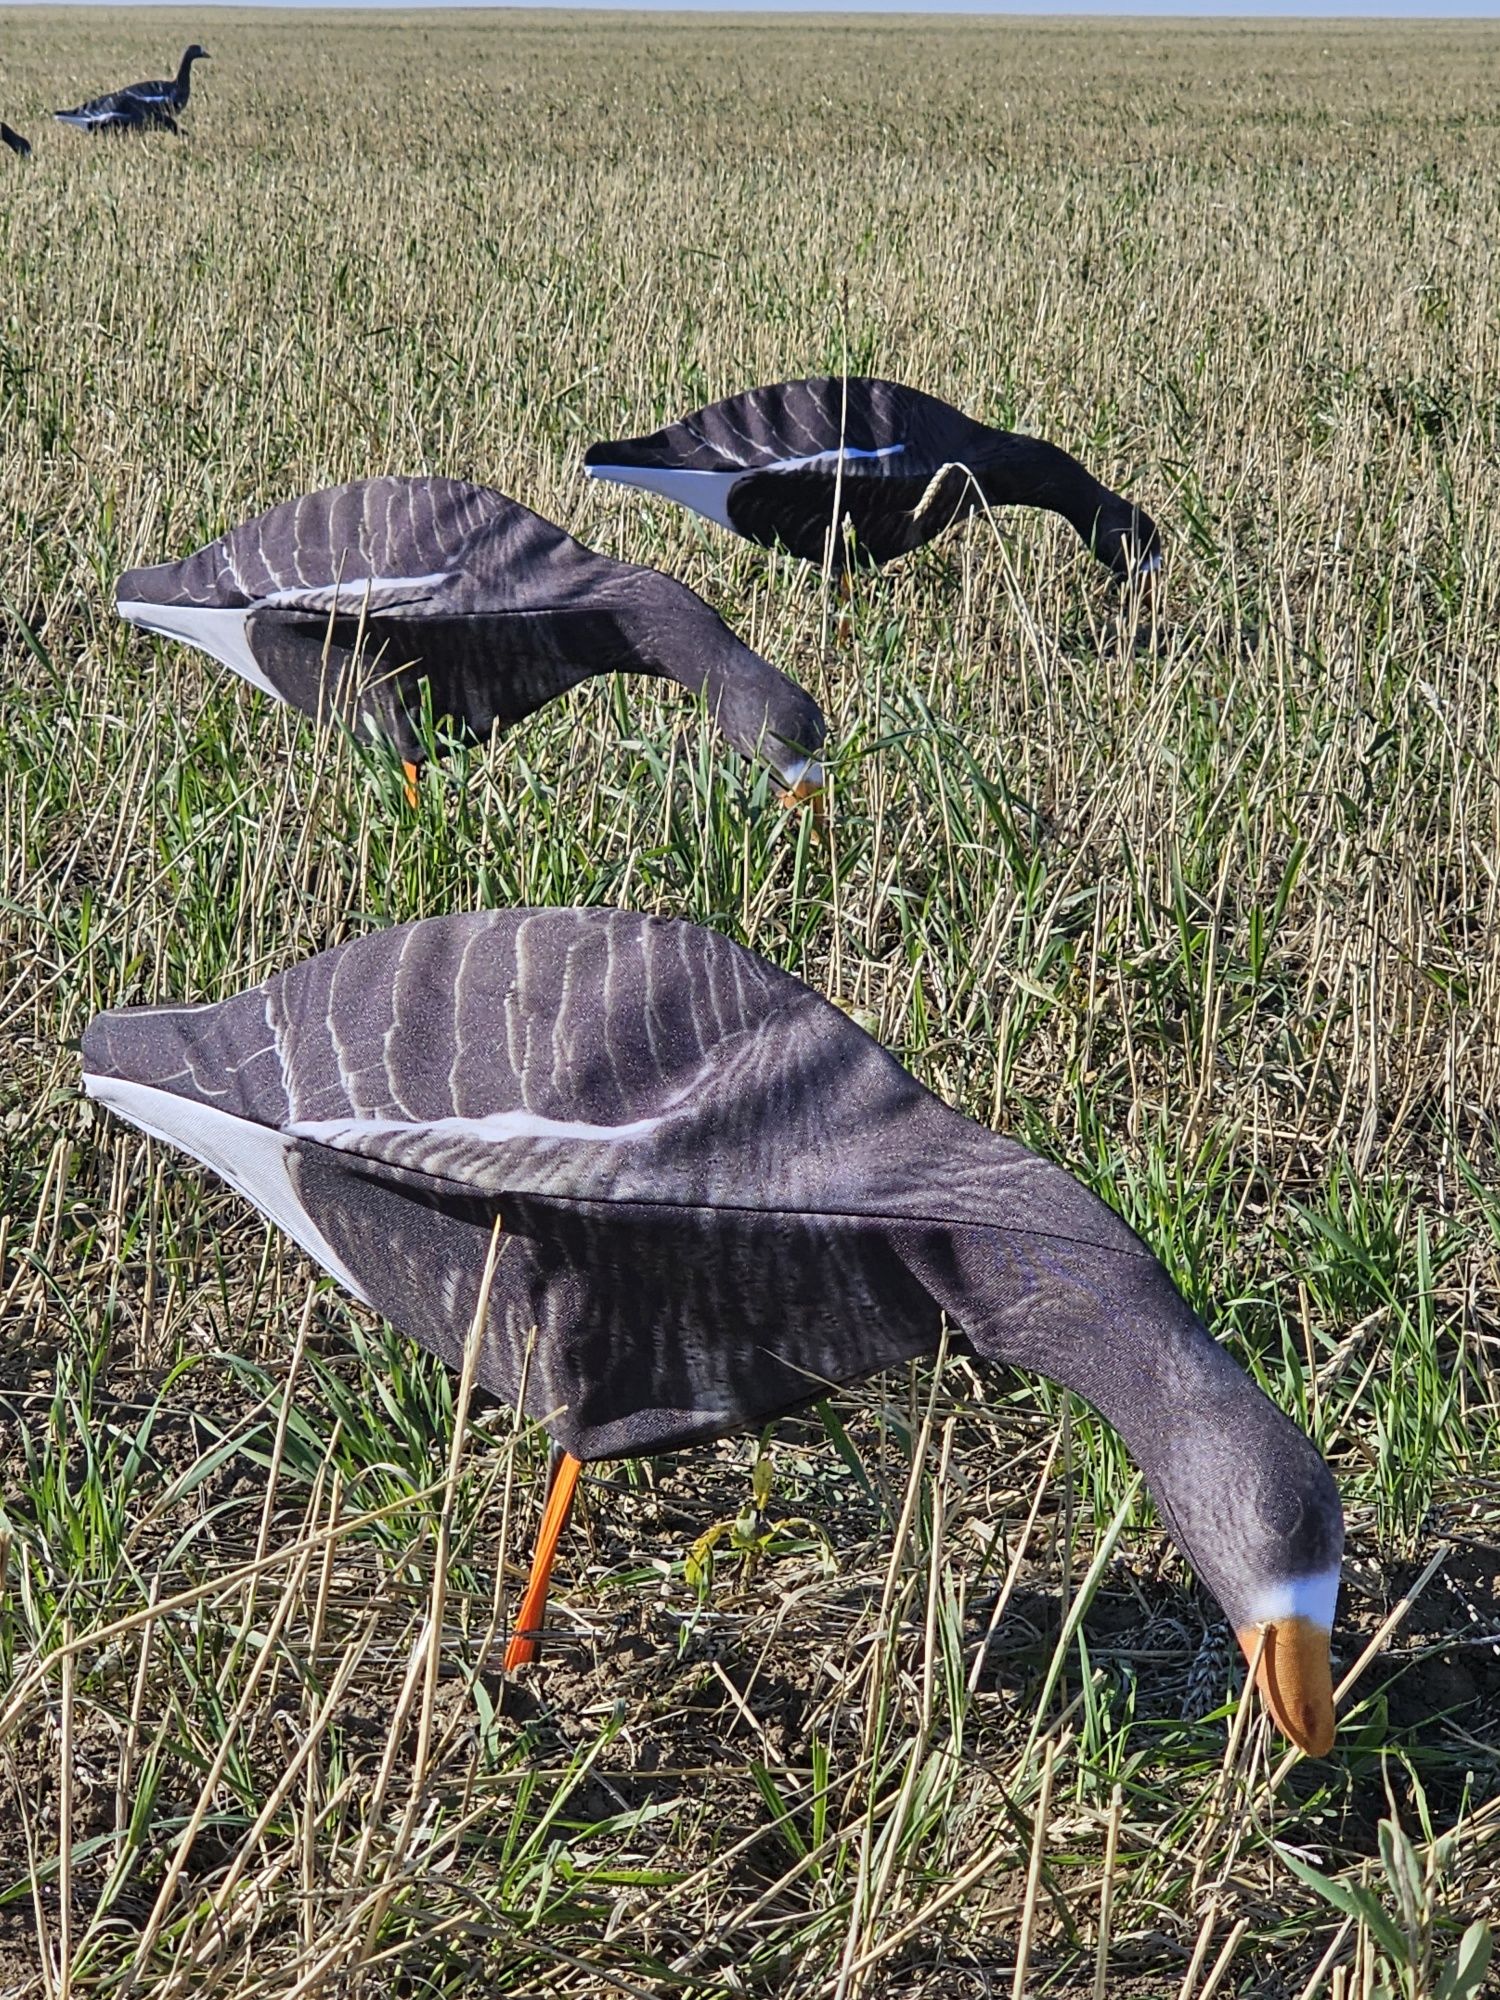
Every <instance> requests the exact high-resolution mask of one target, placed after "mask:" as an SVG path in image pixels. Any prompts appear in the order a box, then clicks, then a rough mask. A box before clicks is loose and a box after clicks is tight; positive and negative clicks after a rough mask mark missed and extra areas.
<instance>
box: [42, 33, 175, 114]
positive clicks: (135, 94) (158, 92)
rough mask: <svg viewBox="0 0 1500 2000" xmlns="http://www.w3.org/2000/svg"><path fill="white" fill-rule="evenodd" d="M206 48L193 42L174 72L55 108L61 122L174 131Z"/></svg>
mask: <svg viewBox="0 0 1500 2000" xmlns="http://www.w3.org/2000/svg"><path fill="white" fill-rule="evenodd" d="M207 61H208V50H207V49H200V48H199V46H198V44H197V43H196V42H194V43H193V45H192V47H191V48H190V49H187V50H185V51H184V52H183V57H182V61H181V62H180V63H179V64H178V65H177V74H176V76H169V77H155V78H153V79H152V80H151V81H150V82H148V83H130V84H127V85H126V86H125V88H124V89H123V90H112V91H110V92H109V93H108V95H107V96H104V97H91V98H90V99H89V101H88V103H87V104H79V105H77V106H75V107H74V109H73V110H72V111H54V112H53V114H52V115H53V117H54V118H56V119H58V120H60V121H61V123H62V124H64V125H77V126H79V127H81V128H82V129H84V130H87V131H92V132H141V131H146V130H148V129H149V130H153V131H164V132H175V131H176V130H177V118H176V115H175V114H176V113H178V112H180V111H185V110H186V109H187V101H188V92H189V91H190V90H191V89H192V83H193V64H194V63H195V62H207Z"/></svg>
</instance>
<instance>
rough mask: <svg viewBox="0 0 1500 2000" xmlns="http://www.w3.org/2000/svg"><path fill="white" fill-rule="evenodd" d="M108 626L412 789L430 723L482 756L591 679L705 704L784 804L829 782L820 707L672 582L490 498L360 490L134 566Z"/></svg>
mask: <svg viewBox="0 0 1500 2000" xmlns="http://www.w3.org/2000/svg"><path fill="white" fill-rule="evenodd" d="M116 598H117V607H118V609H119V612H120V615H121V616H122V617H124V618H128V619H129V620H130V621H131V622H132V624H136V625H141V626H144V627H145V628H146V630H147V631H150V632H161V633H165V634H167V635H169V636H170V637H172V638H175V639H182V640H185V641H186V642H187V643H188V644H189V645H192V646H197V647H199V648H201V650H202V651H204V652H205V653H208V654H210V655H211V656H212V657H213V658H214V659H216V660H219V661H221V662H222V663H223V664H224V665H225V666H227V667H232V668H233V669H234V671H235V672H236V673H238V674H242V675H243V676H244V677H245V679H246V680H248V681H253V682H254V684H255V685H256V686H257V687H260V688H264V689H265V690H266V692H267V693H268V694H273V695H275V696H277V697H278V699H280V700H282V701H285V702H289V703H290V704H291V705H292V707H294V708H297V709H300V710H301V711H302V712H303V714H305V715H311V716H314V717H319V716H329V715H333V716H337V717H340V718H341V719H343V720H346V721H349V722H351V723H353V724H355V725H356V726H359V727H365V728H373V729H374V730H375V731H376V732H378V733H379V734H381V735H383V736H385V737H386V738H387V739H388V740H389V741H391V742H392V743H394V744H395V745H396V747H397V748H398V750H399V751H400V753H401V756H402V758H403V760H404V761H405V763H406V765H407V780H408V786H409V787H414V786H415V782H416V771H417V766H418V765H419V764H420V762H421V760H422V758H423V757H424V755H425V750H424V748H423V737H422V734H421V732H420V727H419V725H420V718H421V715H422V690H421V683H422V681H423V680H424V679H425V680H426V681H427V683H428V685H429V688H430V692H431V702H432V713H433V715H434V716H435V717H436V718H438V719H439V720H440V721H442V720H446V721H448V722H450V723H452V724H453V725H454V726H455V727H456V728H457V729H459V730H461V731H462V732H463V733H465V734H466V735H468V736H469V737H471V738H473V739H476V740H483V739H484V738H486V737H488V735H489V733H490V730H491V728H492V726H493V725H495V724H496V723H498V724H500V725H501V726H502V727H506V728H508V727H509V726H510V725H511V724H512V723H516V722H519V721H520V720H521V719H522V718H523V717H524V716H528V715H530V714H531V713H532V712H533V711H534V710H535V709H538V708H540V707H541V706H542V705H543V703H544V702H548V701H551V700H552V698H553V697H554V696H555V695H559V694H564V693H566V692H567V690H568V689H569V688H572V687H576V686H577V685H578V684H579V682H580V681H585V680H588V679H590V678H591V677H592V676H594V675H596V674H607V673H616V672H625V673H642V674H651V675H655V676H657V677H660V678H664V679H667V680H673V681H677V682H678V683H679V684H680V685H681V686H683V687H685V688H688V689H689V690H690V691H692V692H693V693H700V692H701V693H702V694H703V695H704V696H705V698H706V700H707V703H708V708H709V712H710V714H711V715H712V716H713V717H714V719H715V720H716V721H717V723H718V726H719V728H720V729H721V730H722V731H723V733H724V734H725V736H727V737H728V739H729V741H730V742H731V743H732V744H733V745H734V746H735V748H736V749H737V750H740V751H742V752H744V754H745V755H747V756H750V757H758V758H760V759H761V760H762V761H763V762H764V763H766V764H767V765H769V766H770V768H771V770H772V771H773V772H774V773H775V775H776V777H777V779H778V780H779V782H780V785H781V787H782V790H783V793H784V795H785V796H788V797H791V798H805V797H808V796H809V795H811V794H812V793H814V792H816V791H817V790H818V789H819V788H820V787H821V785H822V782H823V772H822V766H821V764H820V763H819V761H818V752H819V751H820V750H821V748H822V744H823V737H824V723H823V714H822V711H821V709H819V707H818V705H817V703H816V702H815V701H814V700H813V699H812V697H811V696H810V695H808V694H805V693H804V692H803V690H802V689H801V688H799V687H798V686H797V685H796V683H795V682H794V681H790V680H788V679H787V677H786V675H785V674H782V673H778V671H777V670H776V668H774V667H772V666H770V665H769V664H768V663H767V662H766V661H765V660H763V659H762V658H761V657H760V655H759V654H758V653H753V652H752V651H751V650H750V648H749V647H748V646H745V645H742V644H741V642H740V641H739V640H738V639H737V638H735V636H734V634H733V633H732V632H731V631H730V630H729V628H728V626H727V625H725V624H724V622H723V620H722V619H721V618H720V617H719V616H718V615H717V613H716V612H714V611H712V610H711V609H710V608H709V606H708V605H706V604H705V603H704V602H703V600H702V598H700V597H697V596H695V595H694V593H693V592H692V591H691V590H689V589H688V588H687V586H686V585H685V584H681V583H678V582H676V581H675V580H674V579H673V578H671V577H669V576H664V575H663V574H662V573H661V572H660V571H659V570H654V569H644V568H640V567H638V566H637V565H636V564H634V563H622V562H615V561H614V560H613V559H612V558H611V557H609V556H602V555H598V554H596V553H595V551H594V550H592V549H587V548H585V547H584V546H583V544H582V543H581V542H576V541H574V540H573V538H572V536H571V535H567V534H564V532H563V530H562V529H561V528H558V527H554V526H553V524H552V523H551V522H550V521H544V520H543V519H542V517H541V515H539V514H533V513H532V512H531V510H530V509H529V508H527V507H523V506H521V505H520V503H519V502H518V501H515V500H509V499H507V498H506V496H505V495H504V494H503V493H497V492H495V491H494V490H493V489H492V488H491V487H488V486H472V485H469V484H468V483H467V482H465V481H462V480H457V479H396V478H382V479H365V480H357V481H355V482H354V483H353V484H352V485H349V486H334V487H329V488H328V489H327V490H326V491H324V492H321V493H311V494H308V495H307V496H306V497H305V498H303V499H301V500H288V501H286V502H284V503H283V505H281V506H279V507H273V508H272V509H271V510H270V512H269V513H266V514H261V515H260V516H258V517H257V518H256V519H255V520H253V521H247V522H245V523H244V524H243V526H241V527H238V528H231V529H230V531H229V533H228V534H226V535H221V536H220V538H219V540H218V541H216V542H211V543H209V545H208V546H207V547H206V548H202V549H199V550H198V551H197V552H196V553H195V554H193V555H190V556H185V557H183V559H182V560H181V561H180V562H173V563H163V564H161V565H160V566H158V567H157V568H154V569H133V570H129V571H127V572H126V574H125V575H124V576H122V577H121V578H120V581H119V583H118V585H117V586H116Z"/></svg>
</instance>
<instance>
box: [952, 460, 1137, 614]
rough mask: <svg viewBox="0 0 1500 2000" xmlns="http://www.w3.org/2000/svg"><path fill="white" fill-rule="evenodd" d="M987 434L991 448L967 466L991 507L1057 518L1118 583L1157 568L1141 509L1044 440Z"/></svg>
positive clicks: (958, 468) (957, 469) (956, 468)
mask: <svg viewBox="0 0 1500 2000" xmlns="http://www.w3.org/2000/svg"><path fill="white" fill-rule="evenodd" d="M992 435H993V439H994V442H993V444H992V446H991V447H990V448H989V449H988V450H986V451H984V452H976V453H975V455H974V458H973V461H972V464H971V470H972V472H973V476H974V480H975V483H976V484H977V486H978V488H979V490H980V492H981V493H982V494H983V495H984V498H985V500H986V501H987V502H988V503H989V504H990V505H991V506H993V507H1042V508H1045V509H1047V510H1048V511H1049V512H1050V513H1053V514H1061V515H1062V517H1063V519H1064V520H1065V521H1068V522H1070V523H1071V524H1072V526H1073V528H1074V529H1075V530H1076V531H1077V533H1078V534H1079V536H1080V537H1081V538H1082V540H1083V542H1084V543H1085V544H1086V546H1087V547H1088V548H1089V550H1090V551H1091V553H1092V554H1093V555H1094V556H1095V557H1096V558H1097V559H1098V560H1099V561H1100V562H1102V563H1103V564H1104V565H1105V566H1106V568H1108V569H1109V570H1110V571H1111V572H1112V573H1113V574H1114V576H1115V577H1116V578H1117V579H1118V580H1119V581H1120V582H1122V583H1123V582H1125V581H1126V580H1127V579H1128V578H1130V577H1132V576H1136V575H1150V574H1151V573H1153V572H1154V571H1155V570H1157V569H1158V568H1159V567H1160V566H1161V539H1160V537H1159V535H1158V534H1157V529H1156V523H1155V522H1154V521H1153V520H1152V518H1151V516H1150V515H1149V514H1148V513H1146V512H1145V510H1144V509H1143V508H1141V507H1137V506H1136V505H1135V504H1134V502H1133V501H1130V500H1126V499H1124V498H1122V496H1121V495H1120V494H1118V493H1113V492H1111V491H1110V489H1109V487H1107V486H1106V485H1104V484H1103V482H1102V481H1100V480H1098V479H1096V478H1095V477H1094V475H1093V474H1092V473H1091V472H1090V471H1089V469H1088V467H1087V466H1085V465H1080V464H1079V462H1078V460H1077V459H1076V458H1073V457H1072V456H1071V455H1070V454H1069V453H1068V452H1065V451H1063V450H1062V449H1061V448H1060V447H1059V446H1057V445H1055V444H1048V443H1047V441H1046V439H1045V438H1034V437H1026V436H1024V435H1023V434H1022V433H1020V432H1018V431H996V432H994V433H993V434H992ZM961 470H962V468H960V467H955V468H954V471H955V472H957V471H961Z"/></svg>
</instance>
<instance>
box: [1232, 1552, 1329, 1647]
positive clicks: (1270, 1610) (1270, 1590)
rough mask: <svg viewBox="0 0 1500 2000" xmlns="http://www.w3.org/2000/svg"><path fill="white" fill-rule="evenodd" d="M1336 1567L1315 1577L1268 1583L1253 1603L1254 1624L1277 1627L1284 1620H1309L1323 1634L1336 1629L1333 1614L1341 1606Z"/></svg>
mask: <svg viewBox="0 0 1500 2000" xmlns="http://www.w3.org/2000/svg"><path fill="white" fill-rule="evenodd" d="M1339 1576H1340V1571H1339V1569H1338V1568H1337V1567H1335V1568H1333V1569H1327V1570H1320V1571H1319V1572H1318V1574H1317V1575H1316V1576H1290V1577H1286V1578H1284V1579H1283V1580H1282V1581H1281V1582H1280V1583H1273V1584H1268V1585H1267V1586H1266V1588H1265V1589H1264V1590H1261V1591H1260V1592H1258V1593H1257V1595H1256V1596H1255V1598H1254V1599H1253V1600H1252V1601H1251V1604H1250V1620H1251V1623H1252V1624H1255V1625H1270V1624H1277V1623H1279V1622H1280V1621H1281V1620H1282V1619H1284V1618H1306V1619H1307V1620H1308V1622H1309V1623H1310V1624H1313V1625H1316V1626H1318V1627H1319V1629H1320V1630H1322V1631H1324V1632H1331V1631H1332V1630H1333V1614H1334V1610H1335V1607H1336V1606H1337V1604H1338V1597H1339Z"/></svg>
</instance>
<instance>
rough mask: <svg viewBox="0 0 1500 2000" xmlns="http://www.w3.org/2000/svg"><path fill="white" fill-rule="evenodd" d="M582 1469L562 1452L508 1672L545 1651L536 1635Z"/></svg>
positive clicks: (508, 1657)
mask: <svg viewBox="0 0 1500 2000" xmlns="http://www.w3.org/2000/svg"><path fill="white" fill-rule="evenodd" d="M582 1470H583V1466H582V1465H581V1464H580V1463H579V1461H578V1460H577V1459H576V1458H575V1457H574V1456H573V1454H572V1452H570V1451H565V1452H562V1453H560V1454H559V1455H558V1458H557V1462H556V1464H555V1465H554V1466H553V1469H552V1484H551V1486H550V1487H549V1488H548V1492H547V1505H546V1509H545V1511H544V1512H543V1514H542V1525H541V1527H540V1529H539V1530H538V1531H537V1538H536V1552H535V1554H534V1555H533V1556H532V1558H531V1574H530V1576H529V1577H528V1578H527V1579H526V1595H525V1596H524V1597H523V1598H522V1599H521V1609H520V1610H519V1611H518V1612H517V1614H516V1629H515V1631H514V1632H513V1633H512V1635H511V1641H510V1644H509V1645H508V1646H507V1647H506V1649H505V1666H506V1671H507V1672H509V1671H510V1670H511V1669H512V1668H513V1667H529V1666H530V1665H531V1663H532V1662H533V1661H534V1660H535V1659H536V1657H537V1654H538V1653H539V1652H540V1651H541V1648H540V1646H539V1645H538V1644H537V1640H536V1637H535V1635H536V1633H537V1632H538V1631H539V1630H540V1629H541V1624H542V1619H543V1616H544V1615H545V1613H546V1609H547V1586H548V1585H549V1584H550V1583H551V1581H552V1563H553V1558H554V1557H555V1556H556V1554H557V1545H558V1543H559V1542H560V1541H561V1540H562V1531H563V1529H564V1528H565V1527H566V1526H567V1525H568V1516H569V1514H570V1513H571V1512H572V1510H573V1493H574V1490H575V1488H576V1487H577V1485H578V1475H579V1473H580V1472H582Z"/></svg>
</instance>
